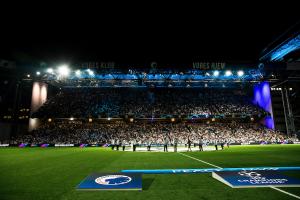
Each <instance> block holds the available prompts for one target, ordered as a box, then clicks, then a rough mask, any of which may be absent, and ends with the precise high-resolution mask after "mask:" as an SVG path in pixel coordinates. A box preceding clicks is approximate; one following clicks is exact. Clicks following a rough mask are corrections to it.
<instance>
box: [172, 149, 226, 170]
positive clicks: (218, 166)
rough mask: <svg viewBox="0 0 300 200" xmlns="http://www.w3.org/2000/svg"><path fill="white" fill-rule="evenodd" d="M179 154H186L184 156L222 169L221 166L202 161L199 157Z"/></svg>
mask: <svg viewBox="0 0 300 200" xmlns="http://www.w3.org/2000/svg"><path fill="white" fill-rule="evenodd" d="M178 153H179V152H178ZM179 154H181V155H183V156H186V157H189V158H191V159H194V160H197V161H199V162H202V163H205V164H207V165H210V166H213V167H215V168H218V169H223V168H222V167H219V166H217V165H214V164H211V163H209V162H206V161H204V160H200V159H198V158H195V157H192V156H188V155H186V154H184V153H179Z"/></svg>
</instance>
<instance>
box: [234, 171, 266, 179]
mask: <svg viewBox="0 0 300 200" xmlns="http://www.w3.org/2000/svg"><path fill="white" fill-rule="evenodd" d="M239 175H241V176H247V177H249V178H252V179H257V178H259V177H260V176H261V174H259V173H257V172H247V171H241V172H239Z"/></svg>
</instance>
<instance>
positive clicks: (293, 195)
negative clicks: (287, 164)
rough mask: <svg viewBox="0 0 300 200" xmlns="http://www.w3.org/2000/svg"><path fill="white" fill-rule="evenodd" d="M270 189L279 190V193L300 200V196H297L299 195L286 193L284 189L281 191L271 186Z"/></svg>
mask: <svg viewBox="0 0 300 200" xmlns="http://www.w3.org/2000/svg"><path fill="white" fill-rule="evenodd" d="M270 188H272V189H274V190H277V191H279V192H282V193H284V194H287V195H290V196H292V197H295V198H296V199H300V197H299V196H297V195H295V194H292V193H289V192H287V191H284V190H282V189H279V188H277V187H274V186H270Z"/></svg>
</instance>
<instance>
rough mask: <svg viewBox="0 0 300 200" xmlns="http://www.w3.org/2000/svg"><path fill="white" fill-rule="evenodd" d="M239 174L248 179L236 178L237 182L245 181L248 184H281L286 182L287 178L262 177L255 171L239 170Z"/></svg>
mask: <svg viewBox="0 0 300 200" xmlns="http://www.w3.org/2000/svg"><path fill="white" fill-rule="evenodd" d="M238 174H239V175H240V176H243V177H246V178H248V179H242V180H240V179H239V180H238V182H240V183H242V182H247V183H250V184H283V183H286V182H287V181H288V180H287V179H270V178H269V179H268V178H266V177H263V176H262V175H261V174H259V173H257V172H255V171H240V172H238Z"/></svg>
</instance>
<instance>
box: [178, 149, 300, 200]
mask: <svg viewBox="0 0 300 200" xmlns="http://www.w3.org/2000/svg"><path fill="white" fill-rule="evenodd" d="M178 153H179V154H181V155H183V156H185V157H188V158H191V159H193V160H197V161H198V162H202V163H205V164H207V165H210V166H213V167H215V168H218V169H223V168H222V167H219V166H217V165H214V164H211V163H209V162H206V161H204V160H200V159H198V158H195V157H193V156H189V155H186V154H184V153H180V152H178ZM269 188H272V189H273V190H277V191H278V192H281V193H284V194H287V195H289V196H291V197H294V198H296V199H300V196H297V195H295V194H292V193H289V192H287V191H284V190H282V189H279V188H277V187H274V186H269Z"/></svg>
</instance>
